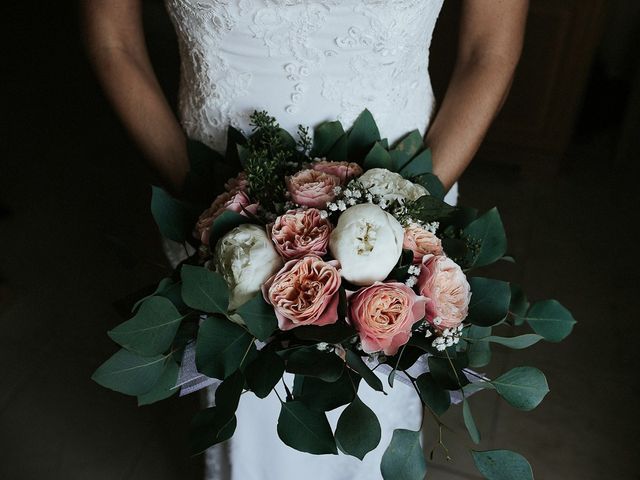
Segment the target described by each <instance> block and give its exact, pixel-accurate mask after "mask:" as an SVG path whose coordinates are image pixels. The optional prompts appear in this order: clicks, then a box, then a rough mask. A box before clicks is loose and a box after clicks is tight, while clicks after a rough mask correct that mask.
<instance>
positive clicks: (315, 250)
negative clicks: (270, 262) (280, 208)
mask: <svg viewBox="0 0 640 480" xmlns="http://www.w3.org/2000/svg"><path fill="white" fill-rule="evenodd" d="M330 234H331V223H330V222H329V220H328V219H326V218H322V217H321V215H320V211H319V210H317V209H315V208H309V209H308V210H292V211H289V212H287V213H285V214H284V215H281V216H279V217H278V218H276V221H275V223H274V224H273V226H272V227H271V239H272V240H273V244H274V245H275V247H276V250H278V252H279V253H280V255H282V256H283V257H284V258H285V259H286V260H291V259H293V258H301V257H304V256H305V255H307V254H314V255H317V256H319V257H321V256H323V255H325V254H326V253H327V246H328V244H329V235H330Z"/></svg>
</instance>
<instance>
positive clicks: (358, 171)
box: [311, 160, 362, 184]
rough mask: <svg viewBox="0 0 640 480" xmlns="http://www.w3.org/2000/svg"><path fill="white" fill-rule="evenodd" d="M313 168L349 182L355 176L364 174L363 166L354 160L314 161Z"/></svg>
mask: <svg viewBox="0 0 640 480" xmlns="http://www.w3.org/2000/svg"><path fill="white" fill-rule="evenodd" d="M311 168H313V169H314V170H316V171H318V172H324V173H329V174H331V175H335V176H336V177H338V178H340V183H343V184H344V183H347V181H349V180H351V179H352V178H354V177H359V176H360V175H362V167H361V166H360V165H358V164H357V163H353V162H351V163H350V162H329V161H327V160H320V161H317V162H314V163H313V164H312V165H311Z"/></svg>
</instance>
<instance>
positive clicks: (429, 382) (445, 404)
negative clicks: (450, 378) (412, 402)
mask: <svg viewBox="0 0 640 480" xmlns="http://www.w3.org/2000/svg"><path fill="white" fill-rule="evenodd" d="M416 387H418V391H419V392H420V399H421V400H422V403H424V404H425V405H427V406H428V407H429V408H430V409H431V410H433V412H434V413H435V414H436V415H442V414H443V413H444V412H446V411H447V410H449V407H450V406H451V395H450V394H449V392H448V391H446V390H445V389H444V388H442V387H440V385H438V384H437V383H436V381H435V380H434V379H433V375H431V374H430V373H428V372H427V373H423V374H422V375H420V376H419V377H418V378H417V379H416Z"/></svg>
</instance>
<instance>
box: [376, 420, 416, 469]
mask: <svg viewBox="0 0 640 480" xmlns="http://www.w3.org/2000/svg"><path fill="white" fill-rule="evenodd" d="M380 471H381V472H382V478H383V479H384V480H399V479H402V480H424V477H425V475H426V474H427V463H426V461H425V459H424V454H423V453H422V445H420V432H419V431H418V432H414V431H412V430H405V429H401V428H398V429H396V430H394V431H393V437H392V438H391V443H390V444H389V446H388V447H387V449H386V450H385V452H384V454H383V455H382V462H381V464H380Z"/></svg>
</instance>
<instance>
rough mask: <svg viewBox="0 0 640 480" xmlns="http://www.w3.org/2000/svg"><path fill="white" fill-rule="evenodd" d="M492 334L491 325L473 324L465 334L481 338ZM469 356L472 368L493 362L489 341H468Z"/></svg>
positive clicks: (473, 337)
mask: <svg viewBox="0 0 640 480" xmlns="http://www.w3.org/2000/svg"><path fill="white" fill-rule="evenodd" d="M490 335H491V327H479V326H477V325H471V327H470V328H469V329H468V330H467V331H466V332H465V336H466V337H469V338H471V339H481V338H485V337H488V336H490ZM467 356H468V358H469V366H470V367H471V368H481V367H484V366H486V365H488V364H489V362H491V345H490V344H489V343H488V342H481V341H477V342H472V341H469V342H468V346H467Z"/></svg>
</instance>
